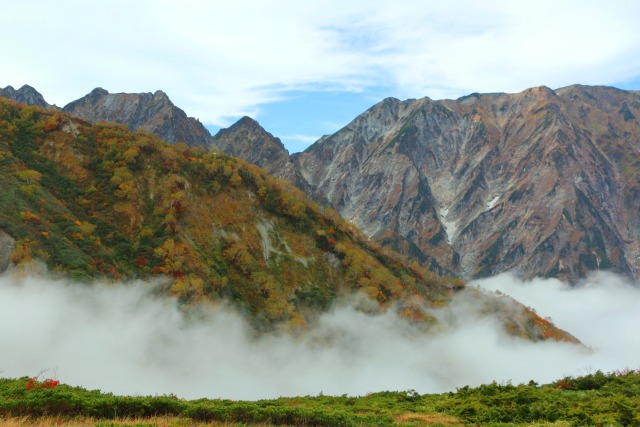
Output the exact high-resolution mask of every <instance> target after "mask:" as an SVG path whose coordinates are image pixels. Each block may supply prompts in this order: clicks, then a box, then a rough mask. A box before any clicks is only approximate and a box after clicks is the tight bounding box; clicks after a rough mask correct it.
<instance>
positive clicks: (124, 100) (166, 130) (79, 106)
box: [63, 88, 211, 149]
mask: <svg viewBox="0 0 640 427" xmlns="http://www.w3.org/2000/svg"><path fill="white" fill-rule="evenodd" d="M63 111H65V112H67V113H69V114H72V115H74V116H77V117H81V118H83V119H85V120H87V121H89V122H90V123H98V122H100V121H113V122H117V123H123V124H126V125H127V126H129V128H130V129H132V130H136V129H145V130H148V131H149V132H154V133H156V134H157V135H159V136H161V137H162V138H164V139H166V140H167V141H168V142H184V143H186V144H187V145H190V146H195V147H200V148H205V149H207V148H209V147H211V134H210V133H209V131H208V130H207V129H206V128H205V127H204V126H203V125H202V123H200V122H199V121H198V120H196V119H194V118H193V117H187V115H186V113H185V112H184V111H182V110H181V109H180V108H178V107H176V106H175V105H174V104H173V103H172V102H171V100H170V99H169V97H168V96H167V94H166V93H164V92H162V91H161V90H158V91H156V92H155V93H153V94H152V93H138V94H129V93H109V92H107V91H106V90H104V89H102V88H96V89H94V90H93V91H92V92H91V93H89V94H88V95H86V96H84V97H82V98H80V99H78V100H76V101H73V102H71V103H69V104H67V105H66V106H65V107H64V108H63Z"/></svg>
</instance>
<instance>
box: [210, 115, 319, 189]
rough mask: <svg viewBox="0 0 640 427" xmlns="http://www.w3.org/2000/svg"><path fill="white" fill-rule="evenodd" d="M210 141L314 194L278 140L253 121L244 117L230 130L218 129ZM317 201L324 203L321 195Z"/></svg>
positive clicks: (221, 148) (223, 149) (231, 153)
mask: <svg viewBox="0 0 640 427" xmlns="http://www.w3.org/2000/svg"><path fill="white" fill-rule="evenodd" d="M212 141H213V145H214V146H215V147H217V148H219V149H220V150H222V151H224V152H225V153H227V154H230V155H232V156H236V157H240V158H241V159H244V160H246V161H248V162H250V163H253V164H255V165H257V166H260V167H261V168H263V169H265V170H266V171H267V172H268V173H269V174H270V175H272V176H275V177H276V178H280V179H284V180H286V181H289V182H291V183H293V184H294V185H296V186H297V187H298V188H300V189H302V190H303V191H305V192H307V193H308V194H312V193H313V189H312V188H311V187H309V185H307V182H306V180H305V179H304V178H303V177H302V175H301V174H300V172H299V171H298V169H297V168H296V165H295V164H294V162H293V160H292V158H291V157H290V156H289V152H288V151H287V149H286V148H285V146H284V145H283V144H282V142H281V141H280V139H279V138H276V137H274V136H273V135H272V134H270V133H269V132H267V131H266V130H265V129H264V128H263V127H262V126H260V124H259V123H258V122H257V121H255V120H253V119H252V118H250V117H246V116H245V117H243V118H241V119H240V120H238V121H237V122H236V123H235V124H233V125H232V126H231V127H229V128H227V129H221V130H220V131H219V132H218V133H217V134H215V135H214V136H213V138H212ZM319 198H320V199H321V200H324V199H323V197H322V196H320V197H319Z"/></svg>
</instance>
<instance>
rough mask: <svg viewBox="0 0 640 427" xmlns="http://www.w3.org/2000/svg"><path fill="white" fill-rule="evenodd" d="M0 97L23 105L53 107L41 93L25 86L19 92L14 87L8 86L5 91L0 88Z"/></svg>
mask: <svg viewBox="0 0 640 427" xmlns="http://www.w3.org/2000/svg"><path fill="white" fill-rule="evenodd" d="M0 97H2V98H7V99H11V100H12V101H16V102H20V103H22V104H28V105H37V106H38V107H42V108H49V107H51V105H49V104H48V103H47V101H45V100H44V97H43V96H42V95H41V94H40V92H38V91H37V90H35V89H34V88H33V87H31V86H29V85H23V86H22V87H21V88H20V89H18V90H16V89H14V88H13V86H7V87H6V88H4V89H3V88H0Z"/></svg>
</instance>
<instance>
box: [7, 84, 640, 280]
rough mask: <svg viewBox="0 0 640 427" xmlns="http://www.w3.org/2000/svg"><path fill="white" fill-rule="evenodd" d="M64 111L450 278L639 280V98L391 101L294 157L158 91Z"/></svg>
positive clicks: (535, 93) (539, 92) (541, 91)
mask: <svg viewBox="0 0 640 427" xmlns="http://www.w3.org/2000/svg"><path fill="white" fill-rule="evenodd" d="M9 89H11V90H9ZM23 89H24V90H23ZM8 90H9V92H10V93H14V98H13V99H16V100H17V99H18V98H17V95H18V94H19V93H20V92H21V91H23V92H25V94H24V95H21V96H22V99H23V100H24V99H27V97H26V93H29V97H30V99H38V100H40V99H42V96H41V95H40V96H39V97H38V96H37V95H35V94H34V92H35V90H34V89H33V88H29V90H26V89H25V88H21V89H19V90H18V91H15V90H13V89H12V88H6V89H3V90H2V91H3V92H0V93H6V92H7V91H8ZM35 93H36V94H37V92H35ZM38 95H39V94H38ZM4 96H6V95H4ZM42 101H43V99H42ZM36 105H40V104H36ZM62 110H63V111H64V112H68V113H70V114H73V115H75V116H78V117H81V118H83V119H85V120H88V121H89V122H91V123H98V122H100V121H104V120H110V121H116V122H120V123H125V124H127V125H128V126H129V127H130V128H131V129H139V128H143V129H146V130H149V131H151V132H156V133H157V134H158V135H160V136H162V137H164V138H166V139H167V140H168V141H170V142H175V141H178V140H181V141H184V142H185V143H187V144H188V145H191V146H198V147H204V148H205V149H210V148H213V147H216V148H218V149H220V150H222V151H224V152H226V153H228V154H231V155H233V156H237V157H240V158H242V159H245V160H246V161H248V162H251V163H254V164H256V165H258V166H260V167H261V168H263V169H264V170H265V171H267V172H268V173H270V174H271V175H273V176H275V177H277V178H280V179H283V180H286V181H289V182H290V183H292V184H294V185H295V186H297V187H298V188H300V189H301V190H302V191H304V192H305V193H306V194H308V195H309V196H311V197H312V198H313V199H314V200H315V201H316V202H317V203H319V204H321V205H323V206H327V207H331V208H333V209H335V210H336V211H337V212H338V213H339V214H340V215H341V216H342V217H344V218H345V219H346V220H347V221H349V222H350V223H352V224H354V225H356V226H357V227H358V228H359V229H360V230H362V232H363V233H364V234H365V235H366V236H367V237H368V238H370V239H372V240H374V241H377V242H378V243H379V244H380V245H381V246H383V247H389V248H390V249H393V250H394V251H397V252H399V253H401V254H403V255H404V256H406V257H408V258H409V259H415V260H417V261H418V262H420V263H421V264H423V265H426V266H428V267H429V268H430V269H431V270H433V271H436V272H438V273H439V274H442V275H448V274H453V275H457V276H459V277H463V278H467V279H469V278H479V277H487V276H491V275H494V274H498V273H501V272H505V271H512V272H515V273H516V274H517V275H519V276H520V277H523V278H532V277H536V276H546V277H557V278H560V279H562V280H568V281H572V282H576V281H578V280H579V279H580V278H582V277H584V276H585V275H587V274H588V273H589V272H590V271H593V270H599V269H603V270H612V271H615V272H617V273H620V274H623V275H626V276H627V277H629V278H632V279H637V278H638V277H640V215H639V214H638V212H640V121H639V118H640V93H638V92H635V91H623V90H618V89H615V88H611V87H600V86H580V85H575V86H569V87H566V88H562V89H557V90H551V89H549V88H547V87H536V88H531V89H528V90H525V91H523V92H521V93H517V94H503V93H496V94H472V95H469V96H465V97H462V98H459V99H457V100H439V101H434V100H431V99H429V98H422V99H413V100H406V101H400V100H397V99H394V98H388V99H385V100H383V101H382V102H380V103H378V104H376V105H374V106H373V107H371V108H370V109H369V110H367V111H366V112H364V113H363V114H361V115H360V116H358V117H356V118H355V119H354V120H353V121H352V122H351V123H349V124H348V125H347V126H345V127H344V128H343V129H341V130H339V131H338V132H336V133H335V134H333V135H328V136H325V137H323V138H321V139H320V140H319V141H317V142H316V143H314V144H313V145H312V146H310V147H309V148H308V149H307V150H305V151H304V152H303V153H295V154H293V155H290V154H289V153H288V152H287V150H286V148H285V147H284V145H283V144H282V143H281V142H280V140H279V139H278V138H276V137H274V136H273V135H271V134H270V133H268V132H267V131H266V130H264V129H263V128H262V127H261V126H260V125H259V123H257V122H256V121H255V120H253V119H251V118H248V117H245V118H242V119H241V120H239V121H238V122H237V123H236V124H234V125H233V126H231V127H229V128H228V129H222V130H221V131H220V132H218V133H217V134H216V135H215V136H211V135H209V134H208V132H207V131H206V129H205V128H204V127H203V126H202V125H201V124H200V123H199V122H198V121H197V120H195V119H193V118H188V117H187V116H186V114H185V113H184V112H183V111H182V110H180V109H178V108H177V107H175V106H174V105H173V104H172V103H171V101H170V100H169V99H168V97H167V96H166V94H164V93H163V92H161V91H158V92H156V93H155V94H149V93H147V94H109V93H108V92H107V91H105V90H103V89H96V90H94V91H93V92H91V93H90V94H89V95H87V96H85V97H83V98H81V99H80V100H78V101H74V102H72V103H70V104H69V105H67V106H65V107H64V108H63V109H62ZM178 130H180V131H178Z"/></svg>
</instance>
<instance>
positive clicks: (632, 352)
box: [0, 273, 640, 399]
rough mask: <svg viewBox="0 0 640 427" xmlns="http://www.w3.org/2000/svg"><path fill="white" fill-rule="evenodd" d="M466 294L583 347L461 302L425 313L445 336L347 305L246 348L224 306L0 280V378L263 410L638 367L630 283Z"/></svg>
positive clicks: (245, 335) (119, 288)
mask: <svg viewBox="0 0 640 427" xmlns="http://www.w3.org/2000/svg"><path fill="white" fill-rule="evenodd" d="M470 286H477V287H480V288H482V289H485V290H486V292H495V291H496V290H499V291H501V292H503V293H505V294H508V295H511V296H513V297H514V298H515V299H517V300H518V301H520V302H522V303H523V304H525V305H527V306H530V307H533V308H534V309H535V310H536V311H537V313H538V314H539V315H541V316H548V317H551V318H552V319H553V321H554V322H555V323H556V324H557V325H558V326H559V327H561V328H563V329H565V330H567V331H569V332H570V333H572V334H573V335H575V336H576V337H577V338H579V339H580V340H581V341H582V342H583V343H584V344H585V346H578V345H573V344H567V343H555V342H554V343H550V342H542V343H532V342H528V341H524V340H521V339H517V338H513V337H510V336H507V335H505V334H504V333H503V332H502V328H501V327H500V326H499V325H498V324H497V323H496V321H495V320H493V319H491V318H486V319H481V320H478V319H474V318H469V316H468V314H467V313H468V308H469V306H468V304H473V301H469V300H468V299H466V300H460V301H457V302H455V303H454V304H452V305H451V307H449V308H446V309H443V310H442V311H436V312H435V314H436V316H438V317H440V318H441V319H442V321H443V324H445V326H446V328H444V329H443V330H442V331H441V332H438V333H431V334H425V333H421V332H419V331H418V330H417V329H416V328H415V327H413V326H411V325H409V324H408V323H407V322H406V321H405V320H403V319H400V318H398V317H397V316H396V315H395V314H394V313H393V311H392V310H390V311H389V312H388V313H386V314H384V315H371V314H366V313H363V312H361V311H358V310H357V309H356V308H355V304H354V303H353V301H351V302H343V303H339V304H337V305H336V306H335V307H334V308H333V309H332V310H331V311H329V312H328V313H326V314H324V315H323V316H322V317H321V318H320V319H319V321H318V322H317V324H314V325H313V326H311V327H310V328H309V330H308V331H307V332H305V333H303V334H298V335H295V336H294V335H291V334H284V333H279V334H268V335H262V336H256V334H255V333H254V332H253V331H252V329H251V328H250V327H249V325H248V324H247V322H246V321H245V320H244V318H243V317H242V316H241V315H240V314H239V313H238V312H237V311H236V310H234V309H233V308H231V307H230V306H229V305H226V304H219V305H215V306H207V307H201V308H199V309H197V310H189V311H185V310H184V309H181V308H180V307H179V305H178V304H177V303H176V301H175V300H173V299H171V298H167V297H164V296H162V295H160V294H159V293H158V284H157V283H147V282H131V283H126V284H106V283H100V282H97V283H93V284H91V285H87V284H78V283H72V282H70V281H68V280H65V279H60V278H51V277H47V276H46V275H42V274H40V275H17V274H11V273H5V274H3V275H0V376H2V377H21V376H35V375H38V374H40V376H41V377H42V378H54V377H55V378H56V379H59V380H60V381H61V382H63V383H67V384H71V385H79V386H82V387H85V388H89V389H100V390H103V391H106V392H113V393H116V394H131V395H155V394H175V395H177V396H180V397H184V398H199V397H210V398H218V397H220V398H230V399H260V398H275V397H279V396H297V395H317V394H320V393H323V394H325V395H329V394H330V395H342V394H345V393H346V394H349V395H364V394H366V393H370V392H376V391H382V390H410V389H413V390H416V391H418V392H420V393H435V392H444V391H454V390H455V389H456V388H457V387H463V386H465V385H471V386H475V385H479V384H482V383H489V382H491V381H497V382H498V383H506V382H512V383H514V384H517V383H521V382H528V381H529V380H534V381H537V382H539V383H548V382H552V381H553V380H556V379H559V378H562V377H564V376H567V375H572V376H574V375H581V374H586V373H591V372H595V371H596V370H602V371H605V372H610V371H613V370H620V369H624V368H631V369H638V368H640V334H639V333H638V331H640V288H639V287H638V286H637V285H634V284H631V283H628V282H625V281H624V280H623V279H622V278H620V277H618V276H615V275H613V274H610V273H597V274H595V275H592V276H590V277H589V278H588V279H587V280H586V281H585V282H584V283H581V284H580V285H579V286H576V287H570V286H568V285H566V284H563V283H562V282H559V281H557V280H554V279H545V280H542V279H538V280H533V281H528V282H523V281H520V280H518V279H516V278H515V277H513V276H511V275H509V274H503V275H500V276H496V277H493V278H490V279H485V280H482V281H477V282H473V283H472V284H471V285H470ZM452 319H453V320H452ZM465 319H466V321H465ZM586 346H588V347H589V348H587V347H586Z"/></svg>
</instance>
